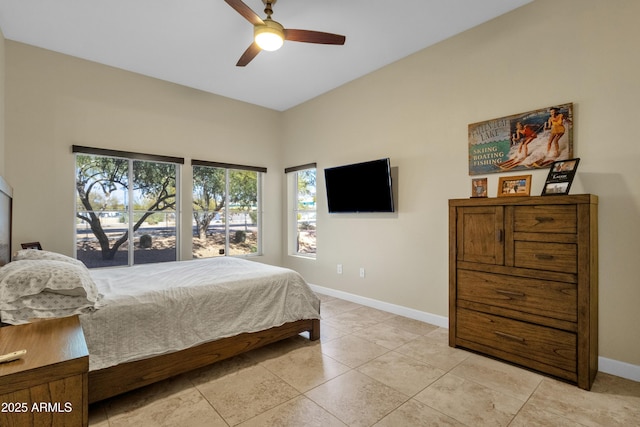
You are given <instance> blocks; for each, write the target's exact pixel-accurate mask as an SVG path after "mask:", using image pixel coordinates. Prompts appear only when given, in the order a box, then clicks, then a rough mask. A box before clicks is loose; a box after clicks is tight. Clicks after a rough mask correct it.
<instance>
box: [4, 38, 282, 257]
mask: <svg viewBox="0 0 640 427" xmlns="http://www.w3.org/2000/svg"><path fill="white" fill-rule="evenodd" d="M6 58H7V59H6V64H7V82H8V83H7V91H6V92H7V93H6V98H7V104H8V106H9V108H8V109H7V114H6V120H7V130H8V132H7V147H6V154H7V158H8V159H9V161H8V162H7V165H6V177H7V180H8V181H9V182H10V183H11V185H12V186H13V190H14V203H15V211H14V212H15V217H14V230H13V232H14V242H15V244H14V246H16V245H18V244H19V242H25V241H40V242H41V243H42V244H43V246H44V247H45V248H46V249H49V250H54V251H58V252H62V253H66V254H72V253H73V247H74V220H73V218H74V200H75V194H74V164H75V163H74V156H73V154H72V153H71V145H73V144H76V145H85V146H90V147H99V148H109V149H115V150H127V151H135V152H143V153H153V154H159V155H168V156H177V157H185V158H186V163H185V167H183V168H182V188H183V190H184V194H191V168H190V166H189V161H190V159H198V160H211V161H219V162H226V163H235V164H246V165H253V166H265V167H267V168H268V171H267V174H266V180H265V181H266V182H265V185H264V195H265V201H266V203H265V216H264V224H265V227H264V230H265V238H264V252H265V256H264V257H263V259H264V260H265V261H267V262H272V263H278V262H279V261H280V258H281V229H280V224H281V223H280V217H281V215H282V212H281V204H280V188H281V186H282V183H281V180H282V179H283V177H282V164H281V163H280V152H281V150H280V138H279V136H280V134H281V121H282V116H281V114H280V113H278V112H275V111H272V110H268V109H265V108H262V107H256V106H252V105H249V104H246V103H241V102H236V101H232V100H229V99H227V98H223V97H220V96H216V95H211V94H208V93H204V92H201V91H197V90H193V89H189V88H186V87H183V86H179V85H174V84H170V83H167V82H163V81H160V80H155V79H151V78H148V77H143V76H140V75H137V74H133V73H129V72H125V71H122V70H117V69H114V68H110V67H106V66H103V65H98V64H95V63H92V62H89V61H84V60H80V59H77V58H72V57H69V56H65V55H61V54H57V53H54V52H51V51H46V50H42V49H38V48H34V47H31V46H27V45H24V44H20V43H15V42H11V41H7V43H6ZM181 214H182V218H183V233H184V235H185V236H189V235H190V231H191V230H190V227H191V222H190V220H191V200H190V198H189V197H184V198H183V200H182V212H181ZM181 248H182V258H184V259H189V258H191V241H190V239H188V238H187V239H184V240H183V242H182V245H181Z"/></svg>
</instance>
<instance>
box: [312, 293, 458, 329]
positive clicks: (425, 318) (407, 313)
mask: <svg viewBox="0 0 640 427" xmlns="http://www.w3.org/2000/svg"><path fill="white" fill-rule="evenodd" d="M309 286H310V287H311V289H313V290H314V291H315V292H318V293H319V294H325V295H329V296H332V297H336V298H340V299H343V300H347V301H351V302H355V303H358V304H362V305H365V306H367V307H372V308H377V309H378V310H382V311H387V312H389V313H393V314H397V315H399V316H404V317H408V318H409V319H415V320H420V321H422V322H426V323H429V324H431V325H435V326H439V327H441V328H449V318H448V317H444V316H438V315H437V314H431V313H425V312H424V311H420V310H415V309H413V308H408V307H403V306H401V305H396V304H391V303H388V302H384V301H378V300H375V299H372V298H367V297H361V296H359V295H354V294H350V293H348V292H343V291H337V290H335V289H330V288H325V287H322V286H317V285H311V284H309ZM320 313H321V314H322V308H321V309H320Z"/></svg>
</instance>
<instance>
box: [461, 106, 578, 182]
mask: <svg viewBox="0 0 640 427" xmlns="http://www.w3.org/2000/svg"><path fill="white" fill-rule="evenodd" d="M571 158H573V104H572V103H568V104H561V105H554V106H551V107H548V108H543V109H540V110H534V111H529V112H527V113H521V114H515V115H512V116H507V117H503V118H499V119H493V120H487V121H484V122H479V123H473V124H470V125H469V175H483V174H488V173H499V172H508V171H517V170H527V169H540V168H547V167H549V166H550V165H551V164H552V163H553V162H555V161H558V160H566V159H571Z"/></svg>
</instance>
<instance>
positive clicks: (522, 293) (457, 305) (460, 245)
mask: <svg viewBox="0 0 640 427" xmlns="http://www.w3.org/2000/svg"><path fill="white" fill-rule="evenodd" d="M597 204H598V198H597V196H593V195H590V194H584V195H566V196H545V197H500V198H482V199H480V198H478V199H473V198H472V199H458V200H450V201H449V345H450V346H452V347H463V348H467V349H470V350H473V351H476V352H479V353H483V354H486V355H489V356H492V357H495V358H499V359H503V360H505V361H509V362H512V363H515V364H519V365H521V366H524V367H527V368H530V369H534V370H536V371H539V372H542V373H545V374H548V375H551V376H554V377H557V378H560V379H563V380H566V381H569V382H572V383H574V384H576V385H578V386H579V387H580V388H583V389H586V390H589V389H590V388H591V384H592V383H593V380H594V378H595V375H596V373H597V370H598V216H597V212H598V211H597V206H598V205H597Z"/></svg>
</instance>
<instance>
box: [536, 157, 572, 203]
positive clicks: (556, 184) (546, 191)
mask: <svg viewBox="0 0 640 427" xmlns="http://www.w3.org/2000/svg"><path fill="white" fill-rule="evenodd" d="M579 163H580V158H575V159H567V160H558V161H556V162H553V163H552V164H551V167H550V168H549V174H548V175H547V180H546V181H545V183H544V187H543V188H542V195H543V196H558V195H565V194H569V190H570V189H571V184H572V183H573V178H574V177H575V176H576V171H577V169H578V164H579Z"/></svg>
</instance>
